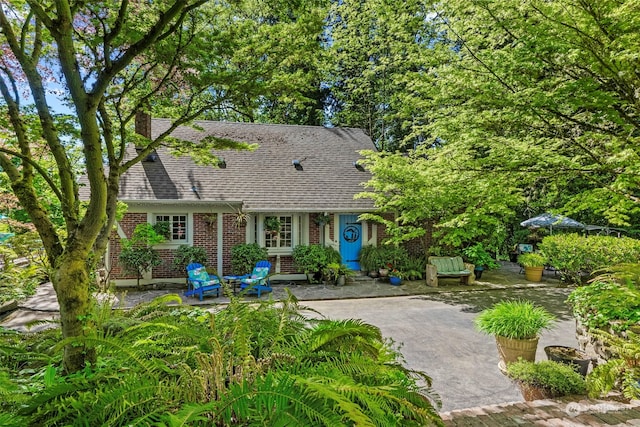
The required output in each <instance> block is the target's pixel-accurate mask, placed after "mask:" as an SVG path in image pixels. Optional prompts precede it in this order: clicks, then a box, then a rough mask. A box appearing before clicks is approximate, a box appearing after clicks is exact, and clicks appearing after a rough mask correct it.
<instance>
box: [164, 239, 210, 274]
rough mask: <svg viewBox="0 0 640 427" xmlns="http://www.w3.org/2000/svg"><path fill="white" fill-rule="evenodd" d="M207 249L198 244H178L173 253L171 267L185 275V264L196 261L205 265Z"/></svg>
mask: <svg viewBox="0 0 640 427" xmlns="http://www.w3.org/2000/svg"><path fill="white" fill-rule="evenodd" d="M207 258H208V257H207V250H206V249H205V248H202V247H200V246H191V245H180V246H179V247H178V249H176V251H175V253H174V254H173V261H172V262H171V267H172V268H173V269H174V270H176V271H179V272H181V273H183V274H185V275H186V270H185V269H186V268H187V265H189V264H191V263H194V262H197V263H199V264H202V265H207Z"/></svg>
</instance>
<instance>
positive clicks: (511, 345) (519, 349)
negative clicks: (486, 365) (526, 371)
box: [496, 336, 538, 364]
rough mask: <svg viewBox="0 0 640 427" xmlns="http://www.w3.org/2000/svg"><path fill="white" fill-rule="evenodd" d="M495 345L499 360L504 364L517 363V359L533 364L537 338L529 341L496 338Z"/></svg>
mask: <svg viewBox="0 0 640 427" xmlns="http://www.w3.org/2000/svg"><path fill="white" fill-rule="evenodd" d="M496 345H497V346H498V354H499V355H500V359H501V360H502V361H503V362H504V363H505V364H506V363H512V362H517V361H518V358H522V359H523V360H529V361H531V362H535V360H536V350H537V349H538V338H533V339H529V340H515V339H511V338H506V337H501V336H496Z"/></svg>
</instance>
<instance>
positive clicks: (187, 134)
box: [105, 115, 385, 285]
mask: <svg viewBox="0 0 640 427" xmlns="http://www.w3.org/2000/svg"><path fill="white" fill-rule="evenodd" d="M170 125H171V121H170V120H167V119H151V118H150V117H148V116H144V115H141V116H139V117H137V120H136V131H137V132H139V133H141V134H143V135H146V136H150V137H151V138H155V137H157V136H158V135H160V134H161V133H162V132H165V131H166V130H167V129H168V128H169V126H170ZM194 125H195V126H193V127H190V126H182V127H179V128H177V129H176V130H174V131H173V132H172V136H173V137H176V138H178V139H181V140H187V141H191V142H198V141H200V140H201V139H202V138H204V137H207V136H216V137H221V138H226V139H231V140H237V141H242V142H247V143H255V144H258V148H257V149H256V150H254V151H233V150H227V151H220V152H216V154H217V155H218V156H220V158H221V159H224V162H223V163H222V162H221V164H220V165H219V166H220V167H218V168H215V167H211V166H203V165H198V164H196V163H195V162H194V161H193V160H192V159H191V158H190V157H189V156H182V157H174V156H172V155H170V154H169V153H168V152H167V150H165V149H162V148H161V149H158V150H157V152H156V153H155V154H154V155H151V156H149V157H148V158H147V159H146V160H145V161H143V162H141V163H138V164H137V165H135V166H134V167H132V168H131V169H130V170H129V171H128V172H127V173H126V174H125V175H123V177H122V179H121V186H120V194H119V200H120V201H122V202H124V203H126V204H127V205H128V210H127V213H126V215H125V216H124V218H123V219H122V220H121V221H120V222H119V223H118V226H117V232H116V233H114V235H113V238H112V239H111V242H110V245H109V249H108V252H107V256H106V259H105V265H106V268H107V269H108V270H109V271H110V274H111V277H112V278H114V279H116V280H117V283H118V284H119V285H127V284H130V283H134V280H133V278H132V277H127V276H125V275H124V274H123V272H122V270H121V268H120V267H119V266H118V255H119V252H120V238H122V237H131V234H132V232H133V230H134V228H135V226H136V225H137V224H139V223H144V222H148V223H151V224H153V223H155V222H157V221H165V222H169V225H170V232H171V239H170V240H169V241H167V242H166V243H163V244H161V245H158V247H157V249H158V250H159V251H160V253H161V256H162V258H163V261H164V262H163V264H162V265H160V266H159V267H156V268H154V269H153V271H151V272H149V273H148V274H147V276H146V277H145V280H144V281H143V282H146V283H149V282H154V281H171V280H174V279H178V278H181V277H183V272H178V271H174V270H172V268H171V260H172V257H173V251H175V249H177V248H178V247H179V246H180V245H185V244H186V245H195V246H200V247H203V248H205V249H206V251H207V254H208V259H209V262H208V267H211V268H215V269H216V270H217V271H218V273H219V274H220V275H224V274H230V273H231V254H230V251H231V248H232V247H233V246H234V245H237V244H239V243H254V242H256V243H258V244H259V245H261V246H263V247H266V248H267V249H268V251H269V257H270V261H271V263H272V265H273V269H274V270H273V271H274V272H275V273H276V277H275V279H289V280H294V279H303V278H304V275H302V274H299V272H297V271H296V269H295V266H294V265H293V262H292V258H291V253H292V250H293V248H294V247H295V246H296V245H299V244H305V245H308V244H315V243H319V244H323V245H327V246H332V247H334V248H335V249H337V250H338V251H339V252H340V254H341V255H342V259H343V262H344V263H345V264H347V265H348V266H349V267H350V268H352V269H354V270H357V269H359V265H358V252H359V250H360V248H361V247H362V245H366V244H374V245H377V244H379V243H380V241H381V239H382V238H383V237H385V236H384V235H383V234H384V233H383V230H382V226H381V225H378V224H374V223H367V222H364V221H363V222H359V221H357V218H358V215H359V214H361V213H364V212H367V211H371V209H372V208H373V205H372V202H371V201H370V200H365V199H354V195H355V194H357V193H359V192H361V191H362V190H363V187H362V183H364V182H366V181H367V180H368V179H369V178H370V175H369V173H368V172H367V171H366V170H363V169H362V168H361V167H359V165H358V164H357V161H358V159H360V157H361V156H360V155H359V154H358V153H359V151H360V150H364V149H375V148H374V145H373V143H372V141H371V139H370V138H369V137H368V136H367V135H365V134H364V132H363V131H362V130H360V129H352V128H324V127H319V126H292V125H269V124H253V123H229V122H213V121H198V122H196V123H195V124H194ZM130 149H131V150H133V149H134V148H133V147H131V148H130ZM327 215H328V216H329V217H330V219H331V221H330V222H329V224H323V223H322V221H320V220H321V219H322V218H326V217H327ZM269 217H276V218H278V220H279V222H280V233H279V234H277V235H275V236H274V235H273V234H269V233H268V232H266V231H265V219H267V218H269ZM244 219H246V221H243V220H244Z"/></svg>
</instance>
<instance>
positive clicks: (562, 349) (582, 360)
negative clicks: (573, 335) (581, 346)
mask: <svg viewBox="0 0 640 427" xmlns="http://www.w3.org/2000/svg"><path fill="white" fill-rule="evenodd" d="M544 352H545V354H546V355H547V359H549V360H553V361H554V362H560V363H564V364H565V365H569V366H572V367H573V369H574V370H575V371H576V372H577V373H579V374H580V375H582V376H583V377H585V376H587V372H588V371H589V364H591V359H590V358H589V356H587V353H585V352H584V351H582V350H578V349H577V348H573V347H566V346H563V345H548V346H546V347H545V348H544Z"/></svg>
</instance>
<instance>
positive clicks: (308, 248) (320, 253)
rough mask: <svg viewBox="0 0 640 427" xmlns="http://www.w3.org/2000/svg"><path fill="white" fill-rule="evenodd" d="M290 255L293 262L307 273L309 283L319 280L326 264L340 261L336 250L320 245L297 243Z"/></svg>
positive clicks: (339, 262)
mask: <svg viewBox="0 0 640 427" xmlns="http://www.w3.org/2000/svg"><path fill="white" fill-rule="evenodd" d="M291 256H292V258H293V263H294V264H295V265H296V267H297V268H299V269H300V270H301V271H302V272H303V273H304V274H306V275H307V278H308V280H309V282H310V283H317V282H319V281H320V279H321V276H322V273H323V272H324V270H325V268H326V266H327V265H329V264H331V263H337V264H341V262H342V260H341V258H340V253H339V252H338V251H336V250H335V249H333V248H332V247H329V246H321V245H298V246H296V247H295V248H293V253H292V255H291Z"/></svg>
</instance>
